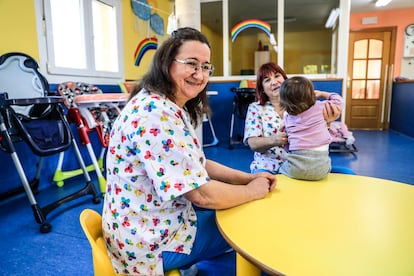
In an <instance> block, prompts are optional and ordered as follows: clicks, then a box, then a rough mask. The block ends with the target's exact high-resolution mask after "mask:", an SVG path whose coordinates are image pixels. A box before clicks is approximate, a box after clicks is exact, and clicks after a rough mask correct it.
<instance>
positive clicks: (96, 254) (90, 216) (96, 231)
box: [79, 209, 180, 276]
mask: <svg viewBox="0 0 414 276" xmlns="http://www.w3.org/2000/svg"><path fill="white" fill-rule="evenodd" d="M79 220H80V224H81V226H82V229H83V232H84V233H85V235H86V237H87V238H88V241H89V243H90V245H91V247H92V258H93V271H94V275H95V276H116V275H121V274H116V273H115V271H114V268H113V267H112V263H111V260H110V258H109V256H108V253H107V251H106V245H105V241H104V239H103V235H102V217H101V215H100V214H98V213H97V212H96V211H95V210H92V209H85V210H83V211H82V213H81V214H80V216H79ZM165 275H166V276H180V272H179V270H178V269H176V270H171V271H168V272H166V273H165Z"/></svg>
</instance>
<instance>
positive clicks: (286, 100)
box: [279, 77, 316, 115]
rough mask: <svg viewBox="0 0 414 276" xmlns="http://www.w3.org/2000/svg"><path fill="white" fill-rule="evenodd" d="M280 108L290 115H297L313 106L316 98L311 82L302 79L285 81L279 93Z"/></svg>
mask: <svg viewBox="0 0 414 276" xmlns="http://www.w3.org/2000/svg"><path fill="white" fill-rule="evenodd" d="M279 97H280V107H282V108H283V109H285V110H286V112H287V113H289V114H291V115H298V114H299V113H302V112H303V111H305V110H307V109H308V108H309V107H311V106H312V105H314V104H315V102H316V96H315V91H314V90H313V84H312V82H311V81H310V80H309V79H307V78H304V77H292V78H290V79H287V80H285V81H284V82H283V83H282V86H280V91H279Z"/></svg>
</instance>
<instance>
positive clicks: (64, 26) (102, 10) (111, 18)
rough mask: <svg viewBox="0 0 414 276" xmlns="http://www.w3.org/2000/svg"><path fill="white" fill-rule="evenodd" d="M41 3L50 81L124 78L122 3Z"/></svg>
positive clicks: (99, 0)
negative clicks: (57, 79) (74, 78)
mask: <svg viewBox="0 0 414 276" xmlns="http://www.w3.org/2000/svg"><path fill="white" fill-rule="evenodd" d="M39 1H43V5H44V11H43V15H42V16H41V17H40V18H42V19H43V20H44V23H43V24H44V26H45V32H44V36H45V37H44V39H43V43H44V44H43V45H45V47H41V48H43V49H46V50H45V53H44V55H43V57H44V58H45V59H46V60H47V66H46V67H47V72H46V74H47V77H48V79H49V78H50V76H52V77H53V76H54V77H55V78H54V79H56V77H58V78H60V79H61V80H64V81H66V80H67V78H68V77H70V78H71V79H73V77H74V76H76V77H77V78H76V79H77V80H78V79H79V77H80V78H82V77H83V78H86V79H87V81H89V82H93V83H98V82H100V81H99V79H110V80H112V82H114V80H121V79H122V78H123V55H122V53H123V50H122V49H123V44H122V31H121V26H122V24H121V20H122V19H121V8H122V7H121V1H117V0H39ZM39 45H42V41H40V43H39ZM41 59H42V54H41ZM52 79H53V78H52Z"/></svg>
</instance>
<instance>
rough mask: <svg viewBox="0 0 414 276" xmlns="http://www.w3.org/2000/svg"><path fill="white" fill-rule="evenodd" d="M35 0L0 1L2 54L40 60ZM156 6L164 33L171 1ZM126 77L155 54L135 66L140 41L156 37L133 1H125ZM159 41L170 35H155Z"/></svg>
mask: <svg viewBox="0 0 414 276" xmlns="http://www.w3.org/2000/svg"><path fill="white" fill-rule="evenodd" d="M34 3H35V1H34V0H32V1H29V0H24V5H23V4H22V1H15V0H0V26H1V27H0V37H1V43H0V55H2V54H4V53H7V52H23V53H26V54H28V55H30V56H32V57H33V58H34V59H36V60H37V61H39V48H38V38H37V31H36V14H35V4H34ZM148 4H149V5H151V6H152V7H154V9H152V10H151V14H153V13H157V14H158V15H160V16H161V17H162V18H163V19H164V32H166V30H167V24H168V15H169V14H170V13H171V11H172V2H171V1H169V0H149V1H148ZM122 17H123V34H124V62H125V79H127V80H136V79H139V78H140V77H141V76H142V75H143V74H144V73H145V72H146V70H147V69H148V65H149V63H150V62H151V59H152V57H153V55H154V52H155V51H154V50H149V51H148V52H146V53H145V55H144V56H143V59H142V60H141V63H140V65H139V66H135V64H134V63H135V60H134V53H135V50H136V48H137V46H138V44H139V42H140V41H142V40H143V39H145V38H146V37H152V36H155V35H156V34H155V32H153V31H152V30H151V29H150V27H149V22H148V21H144V20H142V19H139V18H138V17H137V16H135V15H134V13H133V12H132V9H131V1H130V0H122ZM156 36H157V38H158V44H161V43H162V41H163V40H164V39H165V38H166V37H168V35H167V34H166V33H165V34H164V36H160V35H156Z"/></svg>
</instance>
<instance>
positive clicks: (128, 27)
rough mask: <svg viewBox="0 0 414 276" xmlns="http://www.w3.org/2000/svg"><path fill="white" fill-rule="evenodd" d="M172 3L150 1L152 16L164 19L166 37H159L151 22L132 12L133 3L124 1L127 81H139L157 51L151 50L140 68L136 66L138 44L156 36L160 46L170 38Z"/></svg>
mask: <svg viewBox="0 0 414 276" xmlns="http://www.w3.org/2000/svg"><path fill="white" fill-rule="evenodd" d="M171 3H172V2H171V1H169V0H158V1H157V0H152V1H151V0H149V1H148V4H149V5H151V6H152V7H154V9H152V10H151V14H153V13H157V14H158V15H159V16H161V17H162V18H163V19H164V36H160V35H157V34H156V33H155V32H154V31H153V30H152V29H151V28H150V26H149V21H144V20H142V19H140V18H138V17H137V16H136V15H135V14H134V13H133V11H132V8H131V1H130V0H122V19H123V33H124V63H125V79H126V80H137V79H139V78H140V77H142V75H143V74H144V73H145V72H146V71H147V69H148V66H149V65H150V63H151V60H152V57H153V56H154V53H155V51H154V50H149V51H148V52H146V53H145V55H144V56H143V58H142V60H141V62H140V64H139V66H135V59H134V53H135V50H136V48H137V46H138V44H139V43H140V42H141V41H142V40H143V39H145V38H147V37H153V36H156V37H157V39H158V45H161V43H162V42H163V41H164V40H165V39H166V38H167V37H168V35H167V34H166V31H167V24H168V15H169V14H170V13H171V12H172V4H171Z"/></svg>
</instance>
